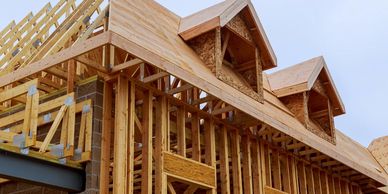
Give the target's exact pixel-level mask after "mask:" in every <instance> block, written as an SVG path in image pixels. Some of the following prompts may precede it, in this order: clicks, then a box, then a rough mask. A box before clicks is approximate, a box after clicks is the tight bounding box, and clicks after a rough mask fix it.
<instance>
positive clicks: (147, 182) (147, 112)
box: [141, 90, 153, 194]
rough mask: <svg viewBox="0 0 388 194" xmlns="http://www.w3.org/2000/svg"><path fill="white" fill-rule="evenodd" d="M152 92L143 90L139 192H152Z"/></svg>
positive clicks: (144, 193)
mask: <svg viewBox="0 0 388 194" xmlns="http://www.w3.org/2000/svg"><path fill="white" fill-rule="evenodd" d="M152 97H153V96H152V92H151V91H149V90H147V91H144V99H143V120H142V124H143V134H142V145H143V147H142V166H141V167H142V168H141V169H142V171H141V172H142V173H141V193H142V194H149V193H152V152H153V148H152V112H153V111H152Z"/></svg>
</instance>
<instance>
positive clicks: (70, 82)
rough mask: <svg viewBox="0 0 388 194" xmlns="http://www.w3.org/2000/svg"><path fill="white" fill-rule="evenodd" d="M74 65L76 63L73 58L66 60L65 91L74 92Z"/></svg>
mask: <svg viewBox="0 0 388 194" xmlns="http://www.w3.org/2000/svg"><path fill="white" fill-rule="evenodd" d="M75 66H76V63H75V61H74V60H69V61H68V62H67V93H68V94H69V93H72V92H74V81H75V76H76V74H75V73H76V72H75Z"/></svg>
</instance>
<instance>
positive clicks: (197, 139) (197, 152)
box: [191, 113, 201, 162]
mask: <svg viewBox="0 0 388 194" xmlns="http://www.w3.org/2000/svg"><path fill="white" fill-rule="evenodd" d="M199 122H200V121H199V116H198V113H192V114H191V144H192V149H193V151H192V156H193V160H195V161H198V162H200V161H201V134H200V130H199Z"/></svg>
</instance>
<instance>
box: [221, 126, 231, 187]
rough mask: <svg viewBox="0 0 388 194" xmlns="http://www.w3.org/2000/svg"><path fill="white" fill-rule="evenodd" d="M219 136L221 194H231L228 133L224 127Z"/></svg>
mask: <svg viewBox="0 0 388 194" xmlns="http://www.w3.org/2000/svg"><path fill="white" fill-rule="evenodd" d="M219 134H220V137H219V141H220V143H219V155H220V171H221V172H220V175H221V176H220V179H221V186H220V187H221V194H230V175H229V149H228V131H227V129H226V127H225V126H224V125H223V126H222V127H221V128H220V133H219Z"/></svg>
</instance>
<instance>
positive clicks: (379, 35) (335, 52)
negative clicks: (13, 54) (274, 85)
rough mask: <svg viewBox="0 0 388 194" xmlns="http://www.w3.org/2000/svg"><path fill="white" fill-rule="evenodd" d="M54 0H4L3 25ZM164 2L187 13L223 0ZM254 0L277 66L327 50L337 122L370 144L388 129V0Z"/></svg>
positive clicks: (180, 11) (353, 136) (0, 20)
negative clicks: (339, 111) (339, 104)
mask: <svg viewBox="0 0 388 194" xmlns="http://www.w3.org/2000/svg"><path fill="white" fill-rule="evenodd" d="M48 1H49V0H34V1H26V0H12V1H6V2H4V3H3V4H2V8H1V9H2V11H1V12H0V28H3V27H4V26H5V25H7V24H8V23H9V22H10V21H11V20H12V19H16V20H17V21H18V20H20V19H21V18H22V17H23V16H25V15H26V14H27V13H28V12H29V11H33V12H34V13H35V12H37V11H38V10H39V9H40V8H41V7H42V6H43V5H44V4H45V3H47V2H48ZM51 1H52V2H57V1H55V0H51ZM158 2H160V3H162V4H163V5H165V6H166V7H168V8H169V9H171V10H172V11H174V12H175V13H177V14H178V15H180V16H186V15H189V14H191V13H193V12H196V11H198V10H200V9H203V8H206V7H208V6H210V5H213V4H215V3H217V2H220V1H219V0H218V1H217V0H206V1H205V0H191V1H187V0H185V1H178V0H158ZM178 2H179V3H178ZM182 2H185V3H182ZM252 2H253V4H254V6H255V8H256V11H257V13H258V15H259V17H260V19H261V22H262V24H263V26H264V28H265V31H266V33H267V35H268V37H269V40H270V42H271V44H272V47H273V48H274V50H275V53H276V55H277V58H278V67H277V68H275V71H276V70H277V69H281V68H284V67H287V66H290V65H293V64H296V63H299V62H302V61H304V60H307V59H310V58H312V57H315V56H320V55H323V56H324V57H325V59H326V62H327V63H328V66H329V70H330V72H331V74H332V76H333V79H334V81H335V83H336V86H337V88H338V90H339V92H340V95H341V97H342V100H343V101H344V103H345V107H346V110H347V113H346V114H345V115H343V116H339V117H337V118H336V127H337V128H338V129H340V130H342V131H343V132H345V133H346V134H347V135H349V136H350V137H352V138H353V139H355V140H357V141H358V142H360V143H361V144H363V145H365V146H367V145H368V144H369V142H370V141H372V140H373V139H374V138H377V137H380V136H384V135H388V114H387V110H388V103H387V101H386V99H387V98H384V97H386V96H388V79H387V77H388V75H387V74H388V66H387V65H388V54H387V53H386V52H387V51H388V25H387V24H388V11H387V10H388V1H385V0H368V1H365V0H340V1H338V0H319V1H318V0H252ZM271 71H273V70H271Z"/></svg>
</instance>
